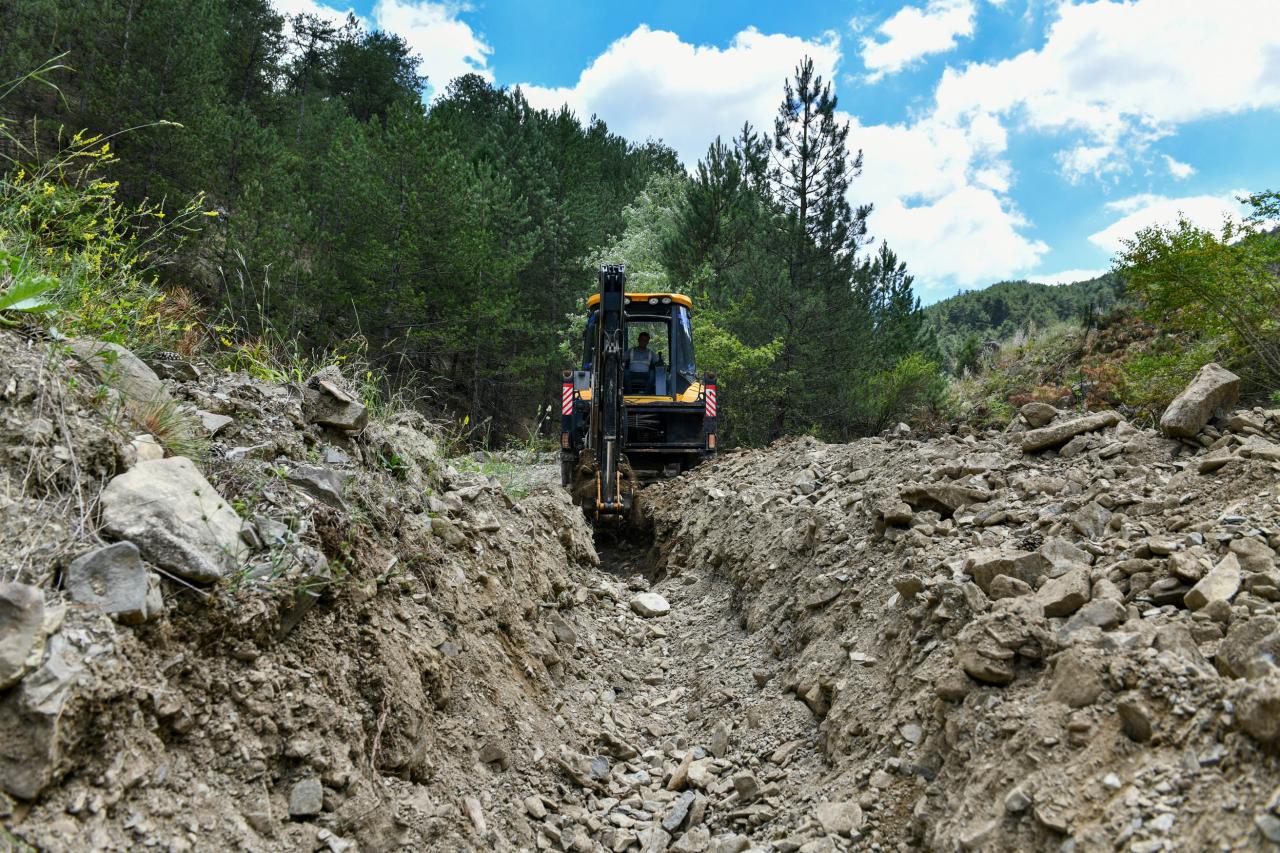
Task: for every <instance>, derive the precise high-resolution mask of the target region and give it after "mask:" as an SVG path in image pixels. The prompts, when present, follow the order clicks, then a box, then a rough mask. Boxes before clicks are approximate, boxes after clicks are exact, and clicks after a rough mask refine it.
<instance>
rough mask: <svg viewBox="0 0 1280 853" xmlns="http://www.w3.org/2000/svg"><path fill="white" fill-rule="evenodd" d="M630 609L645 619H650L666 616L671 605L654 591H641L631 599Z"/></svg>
mask: <svg viewBox="0 0 1280 853" xmlns="http://www.w3.org/2000/svg"><path fill="white" fill-rule="evenodd" d="M631 609H632V610H634V611H635V612H636V613H638V614H639V615H641V616H643V617H645V618H646V619H651V618H653V617H655V616H666V615H667V614H668V613H670V612H671V605H670V604H669V603H667V600H666V599H665V598H663V597H662V596H661V595H658V593H656V592H642V593H639V594H638V595H636V596H634V597H633V598H632V599H631Z"/></svg>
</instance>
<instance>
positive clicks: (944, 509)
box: [898, 483, 993, 518]
mask: <svg viewBox="0 0 1280 853" xmlns="http://www.w3.org/2000/svg"><path fill="white" fill-rule="evenodd" d="M992 494H993V493H992V492H991V491H989V490H987V489H977V488H974V487H972V486H958V485H955V484H954V483H923V484H912V485H908V486H904V487H903V488H902V490H901V491H899V492H898V497H900V498H902V499H903V500H904V501H906V502H907V503H909V504H910V505H911V506H912V507H914V508H915V509H917V510H933V511H934V512H937V513H939V514H940V515H942V517H943V518H948V517H950V516H951V515H952V514H954V513H955V511H956V510H958V509H960V508H961V507H965V506H968V505H969V504H974V503H982V502H984V501H989V500H991V498H992Z"/></svg>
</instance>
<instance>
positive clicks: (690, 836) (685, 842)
mask: <svg viewBox="0 0 1280 853" xmlns="http://www.w3.org/2000/svg"><path fill="white" fill-rule="evenodd" d="M710 846H711V830H709V829H707V828H706V827H705V826H695V827H692V828H690V829H689V830H688V831H687V832H685V834H684V835H682V836H680V837H679V838H678V839H676V841H675V843H673V844H672V845H671V847H670V850H671V853H706V851H707V849H708V848H710Z"/></svg>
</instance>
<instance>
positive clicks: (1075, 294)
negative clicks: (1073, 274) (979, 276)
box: [924, 273, 1123, 373]
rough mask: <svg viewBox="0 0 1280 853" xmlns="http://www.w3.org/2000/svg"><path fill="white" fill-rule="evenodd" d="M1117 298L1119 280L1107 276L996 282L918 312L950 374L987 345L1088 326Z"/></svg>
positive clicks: (969, 364) (970, 361)
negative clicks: (1054, 329) (1046, 281)
mask: <svg viewBox="0 0 1280 853" xmlns="http://www.w3.org/2000/svg"><path fill="white" fill-rule="evenodd" d="M1122 298H1123V288H1122V287H1121V283H1120V279H1119V278H1118V277H1117V276H1116V275H1115V274H1114V273H1107V274H1105V275H1102V276H1099V277H1098V278H1093V279H1089V280H1087V281H1077V282H1074V283H1073V284H1064V285H1049V284H1039V283H1036V282H1031V281H1002V282H999V283H997V284H993V285H991V286H990V287H987V288H984V289H982V290H969V291H965V292H963V293H959V294H957V295H955V296H952V297H951V298H949V299H944V300H942V301H941V302H935V303H934V304H932V305H930V306H929V307H928V308H926V309H925V310H924V313H925V316H926V317H927V318H928V322H929V327H930V328H931V329H932V330H933V331H934V333H935V334H936V336H937V339H938V344H939V346H940V347H941V349H942V351H943V352H944V353H945V355H946V359H947V362H948V364H950V365H951V367H952V371H953V372H955V373H960V372H963V371H964V370H966V369H972V368H973V367H974V366H975V365H976V364H977V361H978V356H979V354H980V353H981V351H982V348H983V347H984V345H989V344H988V342H992V343H998V342H1000V341H1003V340H1007V339H1009V338H1011V337H1013V336H1014V335H1015V334H1016V333H1018V332H1019V331H1022V332H1029V331H1033V330H1035V329H1047V328H1049V327H1051V326H1053V325H1055V324H1058V323H1074V324H1077V325H1081V326H1085V327H1087V326H1089V325H1090V324H1092V323H1096V322H1097V320H1098V319H1099V318H1101V317H1105V316H1106V315H1107V314H1108V313H1109V312H1111V311H1112V310H1113V309H1114V308H1115V307H1116V306H1117V305H1118V304H1120V302H1121V301H1122Z"/></svg>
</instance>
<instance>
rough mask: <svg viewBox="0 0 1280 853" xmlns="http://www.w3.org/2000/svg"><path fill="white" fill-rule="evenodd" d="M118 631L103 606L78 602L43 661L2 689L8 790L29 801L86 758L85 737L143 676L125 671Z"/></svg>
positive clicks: (1, 763) (2, 761) (0, 776)
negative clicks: (94, 607) (90, 606)
mask: <svg viewBox="0 0 1280 853" xmlns="http://www.w3.org/2000/svg"><path fill="white" fill-rule="evenodd" d="M115 647H116V633H115V628H114V626H113V625H112V623H111V620H110V619H109V618H108V617H107V616H106V615H104V614H102V613H95V612H93V611H89V610H84V609H81V608H70V609H69V610H68V611H67V613H66V622H65V623H64V624H62V626H61V629H60V630H58V631H57V633H55V634H53V635H52V636H50V637H49V639H48V642H47V643H46V644H45V650H44V654H43V656H42V657H41V658H40V660H39V661H38V662H37V663H38V665H37V667H36V668H35V669H34V670H33V671H32V672H31V673H30V674H29V675H27V677H26V678H24V679H22V681H21V683H19V684H18V685H17V686H15V687H13V688H12V689H10V690H6V691H4V692H3V693H0V790H4V791H6V792H8V793H9V794H10V795H12V796H15V797H18V798H20V799H23V800H31V799H34V798H36V797H37V796H39V794H40V792H41V791H42V790H44V788H46V787H47V786H48V785H50V784H51V783H53V782H55V781H56V780H57V779H58V778H59V777H60V776H61V775H63V774H64V773H66V772H68V771H69V770H72V769H74V767H75V766H76V764H77V763H78V762H79V761H82V760H83V758H84V750H82V749H80V748H79V746H80V744H81V743H83V741H84V738H85V737H86V736H89V735H90V734H92V733H94V732H97V733H98V734H101V732H100V729H101V726H102V718H101V717H100V716H99V715H100V713H101V710H102V708H103V707H104V705H105V704H106V703H108V702H110V701H111V700H112V698H113V697H117V696H119V695H120V692H121V691H126V692H127V691H128V690H129V688H128V686H127V685H128V683H136V676H134V675H132V674H130V675H128V676H126V677H122V673H121V670H120V666H121V663H122V661H121V659H120V658H119V657H117V655H116V654H115Z"/></svg>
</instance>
